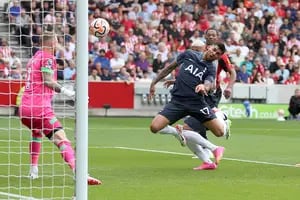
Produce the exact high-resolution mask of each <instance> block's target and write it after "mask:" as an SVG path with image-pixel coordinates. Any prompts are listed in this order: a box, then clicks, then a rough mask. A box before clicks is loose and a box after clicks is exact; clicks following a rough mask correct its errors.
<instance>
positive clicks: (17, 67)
mask: <svg viewBox="0 0 300 200" xmlns="http://www.w3.org/2000/svg"><path fill="white" fill-rule="evenodd" d="M21 73H22V64H21V62H18V61H15V62H14V63H13V65H11V67H10V72H9V77H10V78H11V79H19V80H20V79H22V74H21Z"/></svg>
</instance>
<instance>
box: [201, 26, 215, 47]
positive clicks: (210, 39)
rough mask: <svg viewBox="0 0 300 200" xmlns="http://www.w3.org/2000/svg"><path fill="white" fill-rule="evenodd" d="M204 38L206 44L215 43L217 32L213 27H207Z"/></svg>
mask: <svg viewBox="0 0 300 200" xmlns="http://www.w3.org/2000/svg"><path fill="white" fill-rule="evenodd" d="M204 38H205V40H206V44H207V45H212V44H215V43H216V42H217V41H218V32H217V30H216V29H214V28H209V29H207V30H206V31H205V34H204Z"/></svg>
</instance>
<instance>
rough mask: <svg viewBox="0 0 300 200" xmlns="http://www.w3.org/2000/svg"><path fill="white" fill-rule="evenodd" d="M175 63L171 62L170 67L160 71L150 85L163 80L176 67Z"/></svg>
mask: <svg viewBox="0 0 300 200" xmlns="http://www.w3.org/2000/svg"><path fill="white" fill-rule="evenodd" d="M177 66H178V65H177V63H176V61H174V62H172V63H171V64H170V65H168V66H166V67H165V68H163V69H162V70H161V72H160V73H159V74H158V75H157V77H156V78H155V79H153V81H152V85H155V84H156V83H158V82H159V81H160V80H162V79H163V78H165V77H166V76H167V75H168V74H170V73H171V72H172V71H173V70H174V69H175V68H176V67H177Z"/></svg>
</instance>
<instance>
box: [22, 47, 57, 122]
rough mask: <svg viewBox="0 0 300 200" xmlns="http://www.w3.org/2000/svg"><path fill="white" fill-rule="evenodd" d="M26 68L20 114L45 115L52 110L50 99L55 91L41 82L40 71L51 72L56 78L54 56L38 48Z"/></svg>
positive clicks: (55, 78)
mask: <svg viewBox="0 0 300 200" xmlns="http://www.w3.org/2000/svg"><path fill="white" fill-rule="evenodd" d="M26 70H27V76H26V84H25V91H24V94H23V96H22V102H21V106H20V108H21V109H20V111H21V115H22V116H31V117H33V116H36V117H38V116H45V115H47V113H48V112H52V105H51V101H52V98H53V96H54V93H55V91H54V90H52V89H50V88H48V87H47V86H45V85H44V84H43V76H42V73H43V72H47V73H51V74H52V76H53V79H54V80H57V66H56V60H55V57H54V56H53V55H52V54H50V53H48V52H46V51H41V50H40V51H38V52H36V53H35V54H34V56H33V57H32V58H31V59H30V60H29V62H28V64H27V67H26Z"/></svg>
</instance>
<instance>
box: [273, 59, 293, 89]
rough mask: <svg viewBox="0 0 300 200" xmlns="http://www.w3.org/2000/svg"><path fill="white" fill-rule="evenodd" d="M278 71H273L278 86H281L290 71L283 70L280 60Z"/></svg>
mask: <svg viewBox="0 0 300 200" xmlns="http://www.w3.org/2000/svg"><path fill="white" fill-rule="evenodd" d="M278 65H279V69H278V70H276V71H275V75H276V78H277V83H278V84H283V83H284V82H285V81H286V80H287V79H288V78H289V76H290V71H289V70H287V69H286V68H285V63H284V62H283V61H282V60H280V61H279V63H278Z"/></svg>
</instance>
